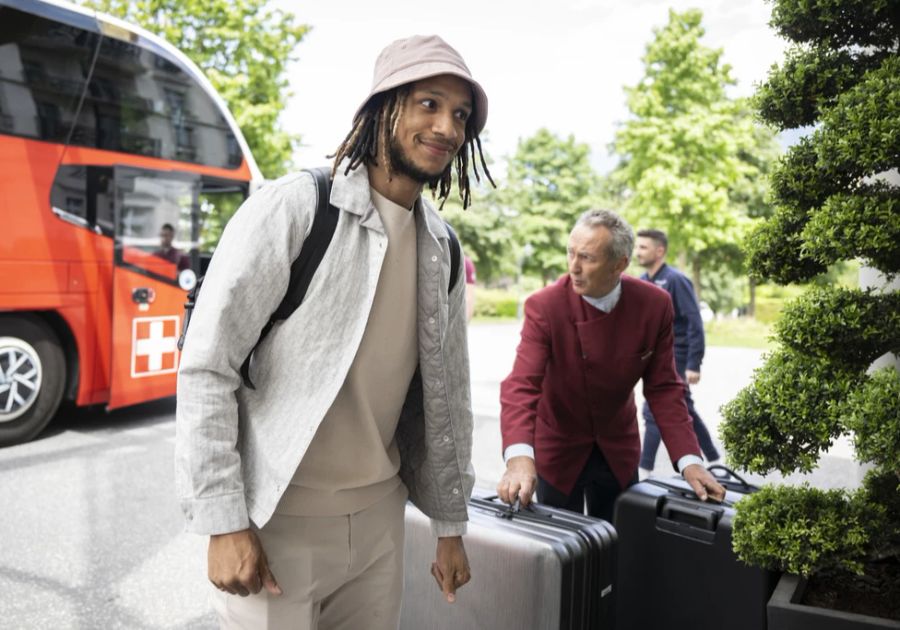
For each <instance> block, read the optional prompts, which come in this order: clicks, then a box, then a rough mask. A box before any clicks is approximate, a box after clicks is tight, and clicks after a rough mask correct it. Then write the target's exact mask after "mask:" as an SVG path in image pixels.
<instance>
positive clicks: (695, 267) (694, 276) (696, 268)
mask: <svg viewBox="0 0 900 630" xmlns="http://www.w3.org/2000/svg"><path fill="white" fill-rule="evenodd" d="M702 266H703V265H702V263H701V262H700V258H699V257H698V258H694V260H692V261H691V281H693V283H694V293H695V294H696V296H697V301H698V302H699V301H700V299H701V298H700V293H701V291H700V269H701V267H702Z"/></svg>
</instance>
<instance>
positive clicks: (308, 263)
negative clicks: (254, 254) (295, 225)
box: [178, 167, 459, 389]
mask: <svg viewBox="0 0 900 630" xmlns="http://www.w3.org/2000/svg"><path fill="white" fill-rule="evenodd" d="M306 171H307V172H308V173H310V174H312V176H313V179H315V182H316V214H315V218H314V219H313V224H312V228H311V229H310V232H309V236H307V237H306V240H305V241H304V242H303V247H302V248H301V249H300V254H299V255H298V256H297V259H296V260H294V262H293V263H292V264H291V278H290V280H289V281H288V288H287V292H286V293H285V294H284V297H283V298H282V300H281V304H279V305H278V308H276V309H275V311H274V312H273V313H272V314H271V315H270V316H269V321H268V322H266V325H265V326H263V329H262V331H260V333H259V339H257V341H256V343H255V344H253V349H252V350H250V354H248V355H247V358H246V359H244V363H243V364H242V365H241V378H242V379H243V381H244V385H246V386H247V387H249V388H250V389H256V387H255V386H254V385H253V383H252V382H251V381H250V357H252V356H253V352H254V351H255V350H256V348H257V347H259V344H261V343H262V341H263V339H265V338H266V335H268V334H269V331H270V330H272V326H274V325H275V323H276V322H279V321H282V320H285V319H287V318H288V317H290V316H291V314H292V313H293V312H294V311H296V310H297V307H298V306H300V304H301V302H303V298H304V296H305V295H306V290H307V289H308V288H309V283H310V282H311V281H312V277H313V274H314V273H316V269H318V267H319V263H321V262H322V258H323V257H324V256H325V252H326V251H327V250H328V246H329V245H330V244H331V238H332V237H333V236H334V230H335V228H336V227H337V220H338V214H339V212H340V211H339V210H338V209H337V208H335V207H334V206H333V205H331V203H329V199H330V197H331V173H330V169H329V168H328V167H320V168H311V169H306ZM444 225H445V226H446V227H447V233H448V234H449V235H450V286H449V287H448V288H447V292H448V293H449V292H450V291H452V290H453V287H455V286H456V280H457V276H459V240H458V239H457V237H456V233H455V232H454V231H453V228H452V227H450V224H449V223H447V222H446V221H445V222H444ZM202 285H203V276H201V277H200V278H198V279H197V284H196V285H194V288H193V289H191V290H190V291H189V292H188V294H187V302H185V303H184V326H182V328H181V335H180V336H179V337H178V349H179V350H181V349H182V348H183V347H184V340H185V337H186V336H187V331H188V325H189V324H190V322H191V313H193V312H194V306H195V305H196V303H197V296H198V295H199V294H200V287H201V286H202Z"/></svg>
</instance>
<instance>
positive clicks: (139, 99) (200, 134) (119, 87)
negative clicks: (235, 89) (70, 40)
mask: <svg viewBox="0 0 900 630" xmlns="http://www.w3.org/2000/svg"><path fill="white" fill-rule="evenodd" d="M72 142H73V144H80V145H86V146H93V147H96V148H98V149H107V150H111V151H124V152H126V153H136V154H139V155H146V156H151V157H158V158H163V159H167V160H177V161H179V162H193V163H198V164H206V165H209V166H219V167H226V168H236V167H238V166H240V164H241V160H242V158H243V156H242V154H241V151H240V148H239V146H238V143H237V140H236V139H235V137H234V134H233V133H232V132H231V129H230V128H229V126H228V123H227V122H226V121H225V119H224V118H223V116H222V112H221V110H220V109H219V107H218V106H217V105H216V103H215V102H214V101H213V99H212V98H210V96H209V95H208V94H207V93H206V92H205V91H204V90H203V89H202V87H201V86H200V85H199V84H198V83H197V82H196V81H194V80H193V79H192V78H191V77H190V76H189V75H188V74H187V73H186V72H184V71H183V70H182V69H181V68H180V67H178V66H177V65H175V64H174V63H172V62H170V61H168V60H167V59H165V58H163V57H161V56H159V55H157V54H156V53H154V52H152V51H150V50H147V49H146V48H141V47H139V46H137V45H135V44H132V43H130V42H126V41H122V40H118V39H113V38H108V37H107V38H104V39H103V40H102V42H101V44H100V51H99V53H98V55H97V63H96V66H95V68H94V73H93V75H92V77H91V81H90V83H89V85H88V90H87V94H86V96H85V100H84V105H83V106H82V109H81V115H80V116H79V119H78V124H77V126H76V129H75V132H74V133H73V137H72Z"/></svg>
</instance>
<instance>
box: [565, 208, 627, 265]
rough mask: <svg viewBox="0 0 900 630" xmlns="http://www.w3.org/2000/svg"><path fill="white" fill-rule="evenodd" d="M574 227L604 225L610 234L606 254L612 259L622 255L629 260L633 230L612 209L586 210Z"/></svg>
mask: <svg viewBox="0 0 900 630" xmlns="http://www.w3.org/2000/svg"><path fill="white" fill-rule="evenodd" d="M575 227H576V228H578V227H589V228H598V227H605V228H606V229H607V230H609V233H610V234H611V235H612V239H611V240H610V242H609V250H608V251H607V255H608V256H609V257H610V259H612V260H618V259H619V258H622V257H623V256H624V257H625V258H627V259H628V261H629V262H631V254H632V252H633V251H634V230H632V229H631V226H630V225H629V224H628V221H626V220H625V219H623V218H622V217H620V216H619V215H618V214H616V213H615V212H613V211H612V210H603V209H594V210H588V211H587V212H585V213H584V214H582V215H581V216H580V217H578V220H577V221H576V222H575Z"/></svg>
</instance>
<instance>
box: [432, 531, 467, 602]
mask: <svg viewBox="0 0 900 630" xmlns="http://www.w3.org/2000/svg"><path fill="white" fill-rule="evenodd" d="M436 555H437V560H436V561H435V562H432V563H431V575H433V576H434V579H435V580H436V581H437V585H438V588H439V589H441V591H442V592H443V593H444V597H446V598H447V602H448V603H450V604H452V603H453V602H455V601H456V589H458V588H460V587H461V586H463V585H464V584H466V583H468V581H469V580H471V579H472V573H471V571H470V570H469V559H468V558H467V557H466V548H465V547H464V546H463V542H462V536H450V537H447V538H438V543H437V554H436Z"/></svg>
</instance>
